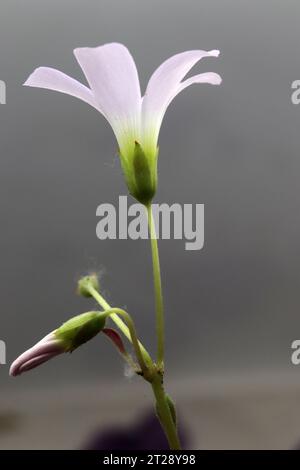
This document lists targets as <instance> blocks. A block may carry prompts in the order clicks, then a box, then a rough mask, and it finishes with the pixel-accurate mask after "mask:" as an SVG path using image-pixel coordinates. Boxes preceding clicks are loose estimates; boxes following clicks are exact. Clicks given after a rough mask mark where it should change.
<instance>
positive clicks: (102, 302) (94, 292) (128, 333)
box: [88, 285, 153, 366]
mask: <svg viewBox="0 0 300 470" xmlns="http://www.w3.org/2000/svg"><path fill="white" fill-rule="evenodd" d="M88 290H89V292H90V294H91V295H92V296H93V297H94V299H95V300H96V301H97V302H98V304H99V305H101V307H102V308H103V309H104V310H111V311H112V313H110V314H109V316H110V318H111V319H112V320H113V322H114V323H115V324H116V325H117V327H118V328H119V329H120V330H121V331H122V333H123V334H124V335H125V336H126V338H127V339H129V341H130V342H131V343H132V344H133V345H134V342H135V340H134V339H133V338H134V337H135V339H136V343H135V346H138V347H139V351H140V352H141V355H142V357H143V360H144V361H145V363H146V364H147V365H148V366H152V364H153V361H152V359H151V356H150V354H149V353H148V351H147V350H146V349H145V348H144V346H143V345H142V343H141V342H140V341H139V340H138V339H137V337H136V334H135V333H134V335H133V336H132V332H133V330H134V332H135V328H134V324H133V321H132V319H131V317H130V316H129V314H128V313H127V312H125V310H121V309H117V308H114V309H112V308H111V306H110V305H109V303H107V302H106V300H105V299H104V298H103V297H102V295H101V294H99V292H98V291H97V290H96V289H95V288H94V287H92V286H91V285H90V286H89V287H88ZM117 311H118V312H117ZM114 312H115V313H114ZM120 312H122V313H120ZM118 313H119V314H122V315H123V316H125V315H124V313H125V314H126V315H127V319H128V318H130V320H129V322H130V323H129V324H130V328H129V327H128V326H127V325H126V324H125V323H124V322H123V320H122V319H121V318H120V317H119V315H118Z"/></svg>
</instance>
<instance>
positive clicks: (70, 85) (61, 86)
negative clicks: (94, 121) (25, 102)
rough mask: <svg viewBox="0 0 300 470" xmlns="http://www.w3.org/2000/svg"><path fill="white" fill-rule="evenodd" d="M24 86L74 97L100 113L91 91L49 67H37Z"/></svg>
mask: <svg viewBox="0 0 300 470" xmlns="http://www.w3.org/2000/svg"><path fill="white" fill-rule="evenodd" d="M24 85H25V86H30V87H37V88H46V89H48V90H54V91H59V92H61V93H66V94H68V95H71V96H75V97H76V98H79V99H80V100H82V101H85V102H86V103H88V104H90V105H91V106H93V107H94V108H96V109H97V110H98V111H100V112H101V109H99V107H98V106H97V103H96V101H95V99H94V95H93V93H92V91H91V90H90V89H89V88H88V87H86V86H84V85H82V83H79V82H78V81H77V80H75V79H74V78H71V77H69V76H68V75H66V74H65V73H63V72H60V71H59V70H56V69H53V68H51V67H39V68H37V69H35V70H34V72H33V73H32V74H31V75H30V76H29V77H28V79H27V80H26V82H25V83H24Z"/></svg>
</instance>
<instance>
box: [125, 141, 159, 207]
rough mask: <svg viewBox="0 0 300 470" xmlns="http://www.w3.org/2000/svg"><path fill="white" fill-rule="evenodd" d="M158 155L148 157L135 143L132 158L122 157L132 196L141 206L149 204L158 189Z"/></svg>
mask: <svg viewBox="0 0 300 470" xmlns="http://www.w3.org/2000/svg"><path fill="white" fill-rule="evenodd" d="M157 155H158V151H157V153H156V155H155V156H154V157H153V156H148V155H147V154H146V152H144V150H143V148H142V147H141V145H140V144H139V143H138V142H135V145H134V151H133V154H132V155H131V156H130V158H123V157H122V156H121V164H122V168H123V172H124V175H125V179H126V183H127V187H128V190H129V192H130V194H131V195H132V196H133V197H134V198H135V199H136V200H137V201H138V202H140V203H141V204H144V205H147V204H149V203H150V202H151V201H152V199H153V197H154V195H155V193H156V187H157Z"/></svg>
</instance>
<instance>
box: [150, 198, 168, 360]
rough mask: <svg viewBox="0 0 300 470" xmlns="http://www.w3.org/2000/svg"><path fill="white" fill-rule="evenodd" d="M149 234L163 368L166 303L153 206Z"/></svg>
mask: <svg viewBox="0 0 300 470" xmlns="http://www.w3.org/2000/svg"><path fill="white" fill-rule="evenodd" d="M146 208H147V215H148V224H149V232H150V239H151V252H152V266H153V281H154V293H155V312H156V337H157V362H158V365H159V366H160V367H162V368H163V364H164V335H165V333H164V330H165V326H164V303H163V295H162V286H161V275H160V264H159V253H158V245H157V236H156V231H155V223H154V219H153V213H152V206H151V204H150V205H148V206H147V207H146Z"/></svg>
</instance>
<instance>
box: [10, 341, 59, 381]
mask: <svg viewBox="0 0 300 470" xmlns="http://www.w3.org/2000/svg"><path fill="white" fill-rule="evenodd" d="M62 352H64V349H63V347H62V345H61V342H60V341H59V340H57V339H56V338H55V336H54V335H53V333H52V334H51V335H47V336H46V337H45V338H43V339H42V340H41V341H39V342H38V343H36V344H35V345H34V346H33V347H32V348H30V349H28V350H27V351H25V352H24V353H23V354H21V355H20V356H19V357H18V358H17V359H16V360H15V361H14V362H13V363H12V365H11V367H10V370H9V373H10V375H12V376H15V375H18V374H19V373H20V370H21V368H22V367H23V366H24V365H25V364H27V363H28V362H29V361H31V360H32V359H34V358H36V357H40V356H42V355H43V356H44V355H45V354H47V355H48V354H50V355H57V354H60V353H62Z"/></svg>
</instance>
